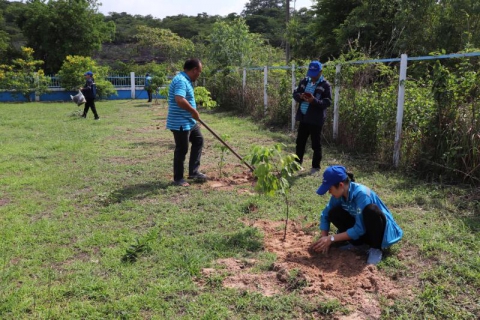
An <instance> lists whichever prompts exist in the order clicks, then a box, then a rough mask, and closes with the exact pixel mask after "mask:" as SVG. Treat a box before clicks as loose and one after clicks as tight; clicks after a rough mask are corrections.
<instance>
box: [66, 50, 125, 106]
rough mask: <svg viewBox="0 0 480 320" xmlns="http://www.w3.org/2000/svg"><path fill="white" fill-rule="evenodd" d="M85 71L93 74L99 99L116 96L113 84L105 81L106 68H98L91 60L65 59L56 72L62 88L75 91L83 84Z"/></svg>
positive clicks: (80, 57) (73, 57)
mask: <svg viewBox="0 0 480 320" xmlns="http://www.w3.org/2000/svg"><path fill="white" fill-rule="evenodd" d="M86 71H92V72H93V75H94V78H95V84H96V86H97V95H98V96H99V97H100V98H102V97H108V96H110V95H113V94H115V95H116V94H117V91H116V90H115V88H114V87H113V84H112V83H111V82H110V81H107V80H105V77H106V76H107V74H108V68H107V67H100V66H98V65H97V63H96V62H95V61H94V60H93V59H91V58H89V57H82V56H67V57H66V59H65V61H64V62H63V65H62V67H61V69H60V71H59V72H58V76H59V77H60V83H61V85H62V87H63V88H65V89H66V90H77V89H78V88H79V87H82V86H83V85H84V84H85V77H84V74H85V72H86Z"/></svg>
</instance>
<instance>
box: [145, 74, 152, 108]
mask: <svg viewBox="0 0 480 320" xmlns="http://www.w3.org/2000/svg"><path fill="white" fill-rule="evenodd" d="M145 90H147V94H148V101H147V102H152V92H153V89H152V77H151V76H150V73H147V74H146V75H145Z"/></svg>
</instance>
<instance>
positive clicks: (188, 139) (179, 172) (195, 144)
mask: <svg viewBox="0 0 480 320" xmlns="http://www.w3.org/2000/svg"><path fill="white" fill-rule="evenodd" d="M171 131H172V132H173V138H174V139H175V152H174V154H173V180H175V181H179V180H181V179H183V178H184V163H185V158H186V155H187V152H188V144H189V143H191V144H192V147H191V149H190V161H189V162H188V175H189V176H191V175H195V174H196V173H198V169H199V168H200V158H201V156H202V149H203V136H202V133H201V132H200V127H199V126H198V124H196V125H195V126H194V127H193V128H192V129H191V130H190V131H183V130H171Z"/></svg>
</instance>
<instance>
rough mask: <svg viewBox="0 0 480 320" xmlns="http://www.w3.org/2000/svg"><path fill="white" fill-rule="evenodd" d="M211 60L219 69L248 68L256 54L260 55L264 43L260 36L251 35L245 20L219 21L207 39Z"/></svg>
mask: <svg viewBox="0 0 480 320" xmlns="http://www.w3.org/2000/svg"><path fill="white" fill-rule="evenodd" d="M207 40H208V42H209V44H208V51H209V57H210V59H211V60H212V61H213V62H214V63H215V64H216V66H217V67H219V68H223V67H226V66H238V67H247V66H250V65H251V64H252V61H253V56H254V54H259V53H260V51H261V50H259V51H256V49H260V46H261V45H262V43H263V42H264V41H263V40H262V39H261V38H260V36H259V35H256V34H253V33H250V32H249V30H248V26H247V24H246V23H245V20H244V19H235V20H233V21H229V22H226V21H218V22H216V23H215V24H214V25H213V30H212V33H211V34H210V35H209V36H208V38H207Z"/></svg>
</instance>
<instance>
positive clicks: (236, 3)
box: [99, 0, 312, 19]
mask: <svg viewBox="0 0 480 320" xmlns="http://www.w3.org/2000/svg"><path fill="white" fill-rule="evenodd" d="M99 2H101V3H102V6H101V7H100V12H101V13H103V14H104V15H107V14H108V13H109V12H117V13H121V12H126V13H128V14H131V15H136V14H138V15H142V16H146V15H152V17H154V18H160V19H163V18H165V17H166V16H176V15H179V14H184V15H187V16H196V15H197V14H199V13H203V12H205V13H207V14H208V15H209V16H213V15H220V16H226V15H228V14H229V13H232V12H236V13H238V14H240V13H241V12H242V10H243V9H244V7H245V3H247V2H248V0H168V1H167V0H100V1H99ZM294 4H295V9H299V8H301V7H307V8H310V7H311V5H312V0H296V1H295V0H292V2H291V4H290V6H291V7H293V6H294Z"/></svg>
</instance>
